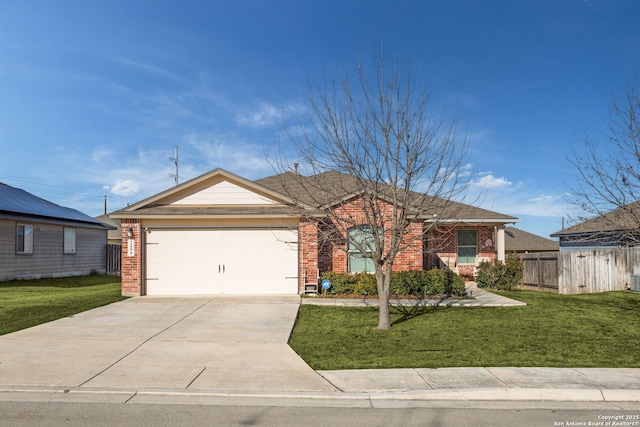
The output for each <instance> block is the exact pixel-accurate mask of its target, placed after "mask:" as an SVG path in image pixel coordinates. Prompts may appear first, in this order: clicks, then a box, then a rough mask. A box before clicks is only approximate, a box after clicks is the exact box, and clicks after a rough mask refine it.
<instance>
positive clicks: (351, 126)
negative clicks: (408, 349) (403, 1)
mask: <svg viewBox="0 0 640 427" xmlns="http://www.w3.org/2000/svg"><path fill="white" fill-rule="evenodd" d="M417 83H418V82H417V79H416V75H415V74H414V73H413V68H412V65H411V63H410V61H403V60H402V59H398V60H396V61H394V62H392V63H389V62H387V61H386V58H385V57H384V55H378V54H377V53H376V52H374V54H373V55H372V59H371V61H370V62H367V63H364V62H363V61H361V60H360V59H358V61H357V62H356V63H355V65H354V67H353V69H350V70H346V71H344V72H343V73H341V74H339V75H332V76H331V77H330V78H329V79H328V81H327V82H326V84H325V85H324V86H323V87H321V88H320V89H317V88H316V89H311V91H310V96H309V98H308V110H307V113H308V114H306V115H304V117H301V119H300V122H299V127H297V128H296V129H295V130H293V131H290V136H291V139H292V140H293V143H294V146H295V148H296V150H295V151H296V156H297V159H299V162H300V169H299V170H298V165H297V164H296V170H295V172H292V171H291V168H290V166H286V165H287V164H288V163H287V162H286V161H285V162H282V161H281V162H280V163H279V164H280V166H279V169H280V170H281V171H283V170H288V171H289V173H288V174H282V176H285V175H286V176H287V180H288V183H287V184H285V183H283V184H282V185H283V189H284V192H285V193H287V194H289V195H290V196H291V197H292V198H293V199H295V200H297V201H298V202H299V204H300V205H304V206H305V209H304V212H306V213H307V215H308V213H309V212H310V211H309V206H313V209H315V212H316V214H315V216H314V219H313V220H314V221H317V224H318V230H319V242H320V243H319V244H320V245H326V244H337V245H342V247H344V248H345V251H351V252H352V253H358V254H360V256H362V257H363V258H364V259H368V260H370V261H369V262H370V263H372V264H373V267H374V269H375V277H376V281H377V288H378V295H379V307H380V308H379V312H380V314H379V321H378V329H379V330H387V329H389V328H390V327H391V321H390V315H389V297H390V282H391V272H392V271H393V268H394V263H395V262H396V257H397V255H398V254H399V253H401V252H402V251H403V250H405V249H406V248H408V247H409V246H411V245H422V241H423V237H424V234H425V233H427V232H428V230H429V229H431V228H433V227H437V226H438V224H439V221H438V220H439V218H442V217H443V216H442V215H443V214H444V213H445V210H448V214H447V217H448V218H451V217H452V212H455V211H456V210H455V209H451V205H452V204H453V203H454V202H452V199H453V198H454V197H456V196H458V195H459V193H460V192H461V190H463V189H464V185H462V174H461V173H460V170H461V168H462V166H463V160H464V158H465V154H466V141H465V140H461V139H460V138H459V137H458V135H457V133H456V120H455V119H454V118H453V117H446V116H444V115H436V114H433V113H432V111H431V104H430V95H429V93H428V92H427V91H426V89H425V88H424V87H419V86H418V84H417ZM458 205H459V204H458ZM458 205H456V206H458ZM425 219H428V220H425ZM347 240H348V245H346V244H345V242H346V241H347Z"/></svg>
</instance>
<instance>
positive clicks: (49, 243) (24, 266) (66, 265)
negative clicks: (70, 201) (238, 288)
mask: <svg viewBox="0 0 640 427" xmlns="http://www.w3.org/2000/svg"><path fill="white" fill-rule="evenodd" d="M18 223H20V224H31V225H33V253H32V254H17V253H16V224H18ZM65 227H68V228H75V230H76V253H75V254H65V253H63V252H64V250H63V234H64V228H65ZM106 245H107V231H106V230H99V229H92V228H82V227H78V226H77V225H75V224H70V225H67V226H63V225H58V224H46V223H39V222H36V221H30V220H26V221H14V220H3V219H0V280H12V279H35V278H40V277H64V276H82V275H87V274H90V273H91V272H92V271H95V272H97V273H100V274H104V272H105V270H106Z"/></svg>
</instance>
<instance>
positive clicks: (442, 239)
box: [425, 226, 496, 279]
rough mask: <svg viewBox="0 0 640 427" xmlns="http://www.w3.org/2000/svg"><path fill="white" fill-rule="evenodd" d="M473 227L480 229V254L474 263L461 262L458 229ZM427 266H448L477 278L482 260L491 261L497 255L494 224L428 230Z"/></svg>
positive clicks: (462, 274)
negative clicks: (477, 271)
mask: <svg viewBox="0 0 640 427" xmlns="http://www.w3.org/2000/svg"><path fill="white" fill-rule="evenodd" d="M465 228H466V229H473V230H477V231H478V255H477V256H476V262H475V263H474V264H459V263H458V249H457V247H458V246H457V239H458V235H457V230H459V229H465ZM425 248H426V251H427V254H426V255H425V259H426V260H427V261H426V262H425V268H427V269H429V268H434V267H443V266H446V267H448V268H450V269H451V270H453V271H455V272H456V273H458V274H460V275H461V276H463V277H465V278H469V279H473V278H475V275H476V268H477V267H478V265H479V264H480V262H482V261H490V260H493V259H495V257H496V242H495V233H494V229H493V226H477V227H472V226H462V227H454V226H449V227H439V228H438V229H435V228H434V229H431V230H429V231H428V232H427V241H426V242H425Z"/></svg>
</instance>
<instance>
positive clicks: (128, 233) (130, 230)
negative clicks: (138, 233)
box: [127, 227, 133, 238]
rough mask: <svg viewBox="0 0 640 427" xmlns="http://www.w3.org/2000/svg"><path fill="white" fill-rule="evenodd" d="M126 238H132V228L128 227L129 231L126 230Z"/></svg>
mask: <svg viewBox="0 0 640 427" xmlns="http://www.w3.org/2000/svg"><path fill="white" fill-rule="evenodd" d="M127 236H128V237H129V238H131V237H133V228H132V227H129V229H128V230H127Z"/></svg>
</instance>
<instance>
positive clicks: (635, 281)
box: [631, 274, 640, 292]
mask: <svg viewBox="0 0 640 427" xmlns="http://www.w3.org/2000/svg"><path fill="white" fill-rule="evenodd" d="M631 290H632V291H635V292H640V274H632V275H631Z"/></svg>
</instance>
